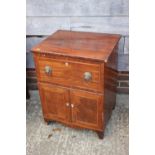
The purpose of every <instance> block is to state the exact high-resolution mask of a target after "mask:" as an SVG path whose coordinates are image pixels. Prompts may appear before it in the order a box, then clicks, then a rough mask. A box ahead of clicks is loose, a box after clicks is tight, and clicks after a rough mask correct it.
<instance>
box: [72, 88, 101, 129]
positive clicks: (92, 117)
mask: <svg viewBox="0 0 155 155" xmlns="http://www.w3.org/2000/svg"><path fill="white" fill-rule="evenodd" d="M70 94H71V113H72V123H73V124H74V125H76V126H79V127H80V126H81V127H86V128H90V129H100V130H102V129H103V102H102V101H103V96H102V95H98V94H95V93H90V92H86V91H78V90H71V93H70Z"/></svg>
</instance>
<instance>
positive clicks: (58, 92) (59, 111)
mask: <svg viewBox="0 0 155 155" xmlns="http://www.w3.org/2000/svg"><path fill="white" fill-rule="evenodd" d="M39 91H40V96H41V102H42V109H43V114H44V118H46V119H49V120H50V119H51V120H58V121H62V122H68V121H69V119H70V108H69V96H68V95H69V92H68V90H67V89H65V88H62V87H58V86H54V85H51V84H45V83H39Z"/></svg>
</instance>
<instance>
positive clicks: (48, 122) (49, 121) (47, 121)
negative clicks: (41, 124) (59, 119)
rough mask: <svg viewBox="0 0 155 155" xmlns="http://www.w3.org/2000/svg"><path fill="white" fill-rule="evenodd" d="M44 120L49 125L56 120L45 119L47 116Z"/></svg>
mask: <svg viewBox="0 0 155 155" xmlns="http://www.w3.org/2000/svg"><path fill="white" fill-rule="evenodd" d="M44 121H45V123H46V124H47V125H49V124H50V123H55V121H51V120H48V119H45V118H44Z"/></svg>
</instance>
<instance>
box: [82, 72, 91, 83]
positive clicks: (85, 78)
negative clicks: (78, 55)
mask: <svg viewBox="0 0 155 155" xmlns="http://www.w3.org/2000/svg"><path fill="white" fill-rule="evenodd" d="M91 79H92V74H91V73H90V72H85V73H84V80H86V81H89V80H91Z"/></svg>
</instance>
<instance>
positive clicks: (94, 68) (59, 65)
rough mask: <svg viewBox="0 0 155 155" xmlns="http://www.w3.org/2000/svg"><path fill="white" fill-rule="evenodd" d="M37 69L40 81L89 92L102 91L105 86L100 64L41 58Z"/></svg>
mask: <svg viewBox="0 0 155 155" xmlns="http://www.w3.org/2000/svg"><path fill="white" fill-rule="evenodd" d="M36 68H37V76H38V79H39V81H43V82H50V83H54V84H61V85H64V86H70V87H77V88H84V89H88V90H101V87H102V86H103V85H102V83H101V66H100V64H98V63H88V62H81V61H73V60H67V59H66V60H63V59H53V58H48V57H39V58H38V59H37V61H36Z"/></svg>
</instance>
